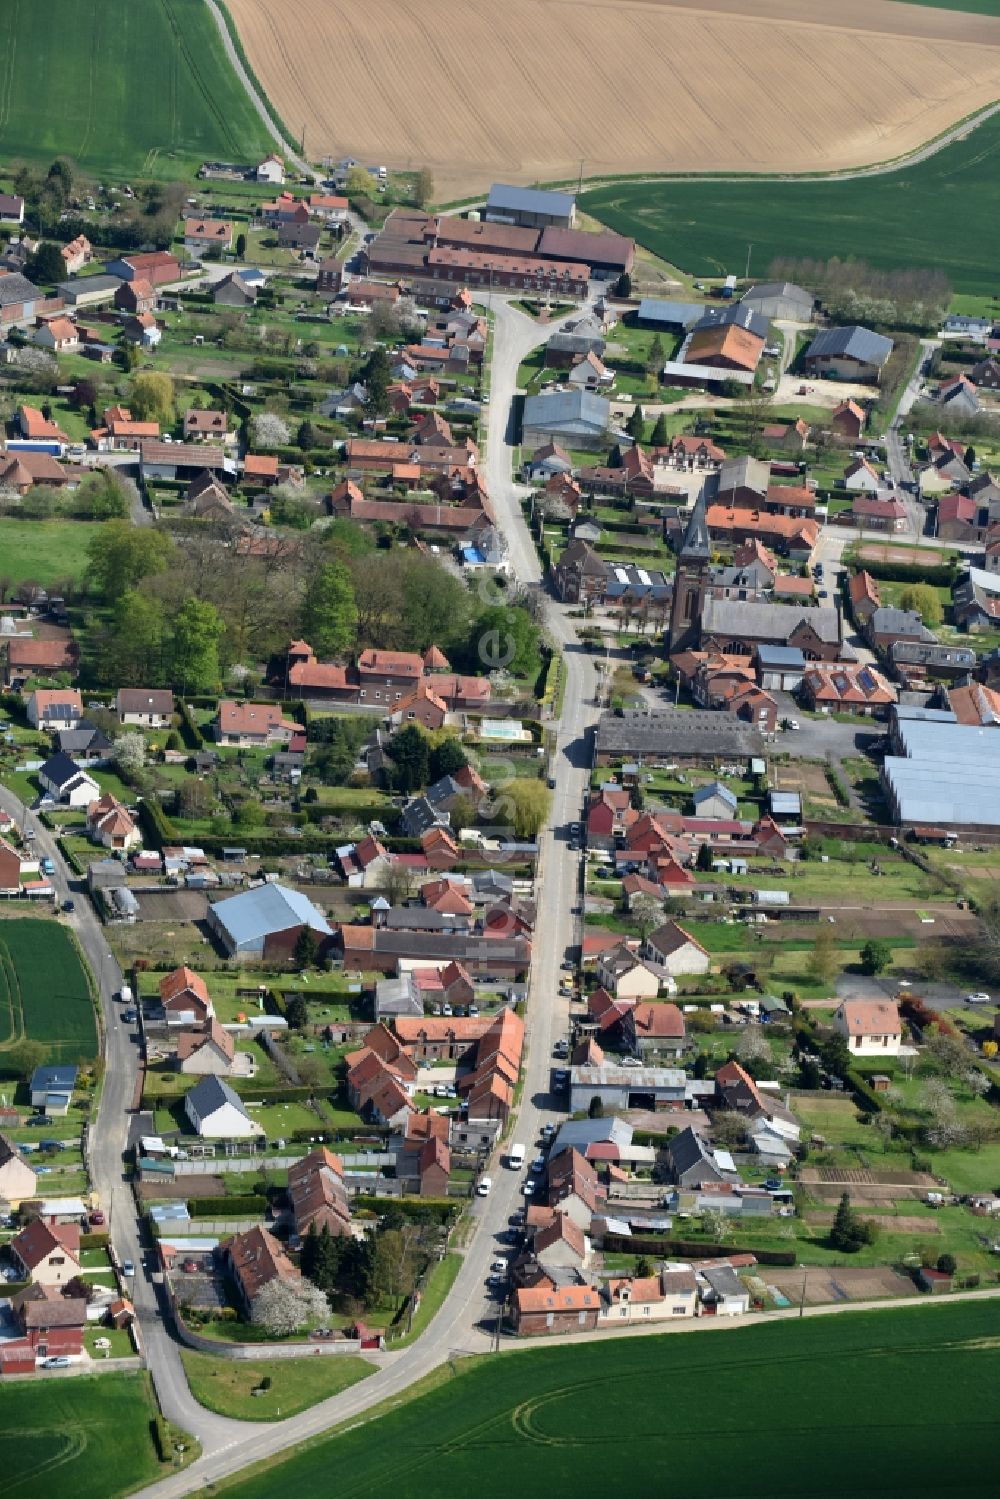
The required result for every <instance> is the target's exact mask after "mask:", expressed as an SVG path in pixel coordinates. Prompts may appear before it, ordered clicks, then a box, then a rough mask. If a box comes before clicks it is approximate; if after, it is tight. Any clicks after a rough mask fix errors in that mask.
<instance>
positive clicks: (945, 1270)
mask: <svg viewBox="0 0 1000 1499" xmlns="http://www.w3.org/2000/svg"><path fill="white" fill-rule="evenodd" d="M937 1268H938V1269H939V1270H940V1272H941V1274H942V1275H954V1273H955V1271H956V1270H957V1269H958V1261H957V1260H956V1258H955V1256H954V1255H953V1254H949V1253H948V1251H947V1250H945V1252H944V1254H939V1255H938V1257H937Z"/></svg>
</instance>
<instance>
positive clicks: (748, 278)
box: [743, 245, 753, 281]
mask: <svg viewBox="0 0 1000 1499" xmlns="http://www.w3.org/2000/svg"><path fill="white" fill-rule="evenodd" d="M752 250H753V245H747V273H746V276H745V277H744V278H743V279H744V280H745V281H749V280H750V252H751V251H752Z"/></svg>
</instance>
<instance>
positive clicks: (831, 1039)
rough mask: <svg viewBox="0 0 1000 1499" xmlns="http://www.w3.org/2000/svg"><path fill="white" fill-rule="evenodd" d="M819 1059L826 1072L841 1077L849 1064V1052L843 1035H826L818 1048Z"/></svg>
mask: <svg viewBox="0 0 1000 1499" xmlns="http://www.w3.org/2000/svg"><path fill="white" fill-rule="evenodd" d="M819 1056H820V1061H821V1062H822V1063H823V1066H824V1067H825V1068H826V1070H827V1072H832V1073H833V1074H834V1075H835V1076H836V1077H843V1076H844V1074H845V1073H846V1072H847V1071H848V1070H849V1068H850V1065H851V1053H850V1051H849V1050H848V1047H847V1042H846V1041H845V1040H844V1037H843V1036H838V1035H833V1036H828V1037H827V1039H826V1040H825V1041H824V1042H823V1044H822V1046H821V1047H820V1049H819Z"/></svg>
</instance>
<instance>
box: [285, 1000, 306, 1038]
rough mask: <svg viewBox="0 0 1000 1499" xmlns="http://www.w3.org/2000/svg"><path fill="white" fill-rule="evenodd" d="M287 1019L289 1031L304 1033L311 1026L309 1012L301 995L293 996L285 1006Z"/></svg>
mask: <svg viewBox="0 0 1000 1499" xmlns="http://www.w3.org/2000/svg"><path fill="white" fill-rule="evenodd" d="M285 1019H286V1020H287V1021H288V1025H289V1029H291V1030H293V1031H304V1030H305V1028H306V1026H307V1025H308V1024H309V1011H308V1010H307V1009H306V1002H305V1000H304V999H303V998H302V995H301V994H293V995H292V997H291V999H290V1000H289V1001H288V1003H287V1005H286V1006H285Z"/></svg>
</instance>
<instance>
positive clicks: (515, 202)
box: [486, 182, 576, 218]
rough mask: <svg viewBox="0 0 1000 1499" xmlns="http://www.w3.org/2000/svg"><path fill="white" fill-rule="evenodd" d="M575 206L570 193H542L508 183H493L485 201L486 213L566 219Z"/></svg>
mask: <svg viewBox="0 0 1000 1499" xmlns="http://www.w3.org/2000/svg"><path fill="white" fill-rule="evenodd" d="M575 205H576V199H575V198H574V196H573V194H572V193H553V192H544V191H543V190H542V189H541V188H537V187H513V186H511V184H510V183H508V182H494V184H493V186H492V187H491V188H490V195H489V198H488V199H487V200H486V210H487V212H488V213H489V212H494V211H495V212H498V213H547V214H551V215H553V217H556V216H559V217H563V218H568V217H569V216H570V215H571V214H572V212H573V209H574V207H575Z"/></svg>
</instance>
